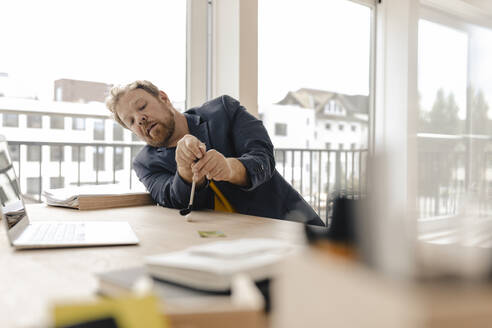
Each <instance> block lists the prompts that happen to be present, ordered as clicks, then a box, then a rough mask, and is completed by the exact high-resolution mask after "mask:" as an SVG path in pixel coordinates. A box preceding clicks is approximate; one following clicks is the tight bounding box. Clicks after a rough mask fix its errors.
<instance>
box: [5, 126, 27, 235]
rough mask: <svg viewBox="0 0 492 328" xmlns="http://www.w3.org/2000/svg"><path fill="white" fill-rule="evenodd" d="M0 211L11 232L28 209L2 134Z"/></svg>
mask: <svg viewBox="0 0 492 328" xmlns="http://www.w3.org/2000/svg"><path fill="white" fill-rule="evenodd" d="M0 205H1V206H0V210H1V211H0V212H1V214H2V216H3V219H4V220H5V221H6V223H7V229H8V230H9V232H10V231H11V230H12V229H14V227H15V226H17V225H18V224H19V223H20V222H21V221H23V219H25V220H27V215H26V210H25V207H24V202H23V200H22V195H21V192H20V188H19V181H18V179H17V176H16V174H15V171H14V165H13V164H12V160H11V157H10V155H9V151H8V147H7V141H6V140H5V138H4V137H3V136H1V135H0Z"/></svg>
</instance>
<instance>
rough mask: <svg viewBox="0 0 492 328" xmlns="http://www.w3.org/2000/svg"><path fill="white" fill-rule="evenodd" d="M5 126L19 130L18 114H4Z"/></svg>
mask: <svg viewBox="0 0 492 328" xmlns="http://www.w3.org/2000/svg"><path fill="white" fill-rule="evenodd" d="M3 126H5V127H12V128H17V127H19V115H18V114H3Z"/></svg>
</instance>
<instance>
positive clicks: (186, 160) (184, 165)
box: [175, 134, 207, 183]
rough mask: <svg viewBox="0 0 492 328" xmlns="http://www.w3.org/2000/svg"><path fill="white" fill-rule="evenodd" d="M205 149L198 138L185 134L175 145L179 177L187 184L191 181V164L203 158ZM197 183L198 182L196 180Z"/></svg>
mask: <svg viewBox="0 0 492 328" xmlns="http://www.w3.org/2000/svg"><path fill="white" fill-rule="evenodd" d="M206 149H207V147H206V146H205V144H204V143H203V142H201V141H200V140H198V138H196V137H194V136H192V135H190V134H187V135H185V136H184V137H183V138H181V139H180V140H179V141H178V143H177V145H176V157H175V158H176V165H177V168H178V173H179V175H180V176H181V177H182V178H183V179H184V180H185V181H187V182H188V183H191V182H192V181H193V172H192V170H191V166H192V164H194V163H195V161H196V160H199V159H201V158H203V157H204V156H205V152H206ZM196 181H199V180H196Z"/></svg>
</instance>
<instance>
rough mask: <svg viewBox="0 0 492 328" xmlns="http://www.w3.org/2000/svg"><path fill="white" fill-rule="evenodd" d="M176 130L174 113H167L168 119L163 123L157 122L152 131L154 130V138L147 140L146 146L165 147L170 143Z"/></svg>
mask: <svg viewBox="0 0 492 328" xmlns="http://www.w3.org/2000/svg"><path fill="white" fill-rule="evenodd" d="M175 129H176V123H175V121H174V113H173V112H171V111H169V117H168V119H167V120H166V121H165V122H159V123H158V124H157V125H156V126H155V127H154V128H153V130H156V131H155V132H154V133H155V136H153V137H152V136H151V137H152V138H148V139H147V140H146V141H147V144H149V145H150V146H152V147H156V148H159V147H167V146H168V145H169V143H170V141H171V138H172V136H173V134H174V130H175Z"/></svg>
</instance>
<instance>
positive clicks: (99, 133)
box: [94, 120, 104, 140]
mask: <svg viewBox="0 0 492 328" xmlns="http://www.w3.org/2000/svg"><path fill="white" fill-rule="evenodd" d="M94 140H104V120H94Z"/></svg>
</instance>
